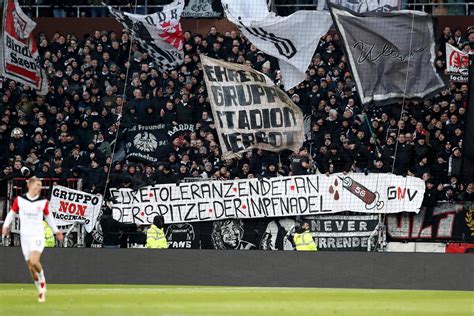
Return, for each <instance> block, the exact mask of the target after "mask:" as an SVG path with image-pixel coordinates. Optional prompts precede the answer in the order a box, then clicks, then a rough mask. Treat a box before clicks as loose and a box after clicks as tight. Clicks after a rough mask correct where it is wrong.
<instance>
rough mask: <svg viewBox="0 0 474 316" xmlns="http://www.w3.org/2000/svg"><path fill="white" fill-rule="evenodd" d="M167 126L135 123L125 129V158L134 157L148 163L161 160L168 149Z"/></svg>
mask: <svg viewBox="0 0 474 316" xmlns="http://www.w3.org/2000/svg"><path fill="white" fill-rule="evenodd" d="M168 129H169V127H168V126H166V125H165V124H157V125H146V126H145V125H135V126H133V127H131V128H130V129H128V130H127V134H126V142H125V147H126V154H127V159H130V158H135V159H138V160H143V161H146V162H150V163H157V162H158V161H160V160H163V159H164V158H165V157H166V155H167V154H168V151H169V150H168V149H169V136H168Z"/></svg>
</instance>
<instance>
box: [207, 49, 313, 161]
mask: <svg viewBox="0 0 474 316" xmlns="http://www.w3.org/2000/svg"><path fill="white" fill-rule="evenodd" d="M201 61H202V64H203V68H204V80H205V81H206V86H207V89H208V91H209V97H210V100H211V106H212V112H213V115H214V119H215V121H216V129H217V133H218V136H219V141H220V144H221V146H222V153H223V156H224V157H225V158H232V157H238V156H240V155H241V154H242V153H244V152H246V151H249V150H252V149H254V148H260V149H264V150H269V151H274V152H280V151H282V150H284V149H289V150H292V151H297V150H298V149H299V147H301V146H302V145H303V141H304V130H303V128H302V126H303V113H302V112H301V110H300V108H299V107H297V106H296V105H295V104H294V103H293V102H292V101H291V100H290V98H289V97H288V95H287V94H286V93H285V92H283V91H282V90H281V89H280V88H278V87H277V86H275V84H274V83H273V82H272V81H271V80H270V78H268V77H267V76H265V75H264V74H262V73H260V72H258V71H255V70H253V69H251V68H249V67H247V66H243V65H239V64H234V63H229V62H224V61H220V60H217V59H213V58H209V57H206V56H204V55H201Z"/></svg>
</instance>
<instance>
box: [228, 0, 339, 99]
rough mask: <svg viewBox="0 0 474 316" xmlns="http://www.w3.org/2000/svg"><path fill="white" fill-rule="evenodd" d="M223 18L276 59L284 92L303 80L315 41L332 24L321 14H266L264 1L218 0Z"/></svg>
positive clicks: (315, 45) (301, 12) (312, 12)
mask: <svg viewBox="0 0 474 316" xmlns="http://www.w3.org/2000/svg"><path fill="white" fill-rule="evenodd" d="M222 5H223V7H224V11H225V13H226V15H227V19H228V20H229V21H231V22H232V23H234V24H235V25H236V26H237V27H238V28H239V29H240V31H241V32H242V33H243V34H244V35H245V37H247V38H248V39H249V40H250V42H252V43H253V44H254V45H255V46H257V48H258V49H259V50H261V51H263V52H265V53H266V54H268V55H271V56H274V57H276V58H278V62H279V64H280V70H281V73H282V76H283V83H284V85H285V89H286V90H289V89H291V88H293V87H294V86H296V85H297V84H299V83H300V82H302V81H303V80H304V79H305V78H306V70H307V69H308V66H309V64H310V63H311V59H312V58H313V55H314V53H315V51H316V48H317V46H318V43H319V40H320V38H321V36H323V35H324V34H325V33H326V32H327V31H328V30H329V27H330V26H331V24H332V19H331V16H330V15H329V14H328V13H327V12H321V11H304V10H302V11H296V12H295V13H293V14H292V15H289V16H286V17H281V16H276V15H275V13H273V12H270V11H269V10H268V7H267V3H266V0H239V1H235V0H222Z"/></svg>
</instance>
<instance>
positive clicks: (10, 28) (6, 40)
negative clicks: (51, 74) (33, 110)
mask: <svg viewBox="0 0 474 316" xmlns="http://www.w3.org/2000/svg"><path fill="white" fill-rule="evenodd" d="M2 2H3V3H2V5H3V11H2V12H3V20H2V22H3V23H2V32H0V43H1V47H0V74H1V75H2V76H4V77H6V78H8V79H11V80H15V81H17V82H19V83H22V84H25V85H27V86H29V87H31V88H33V89H36V92H37V93H38V94H42V95H44V94H46V93H48V78H47V77H46V72H45V71H44V69H43V68H42V67H41V63H40V55H39V52H38V48H37V47H36V40H35V38H34V36H33V34H32V32H33V30H34V28H35V27H36V23H35V22H34V21H33V20H31V19H30V18H29V17H28V16H27V15H26V14H25V13H24V12H23V11H22V10H21V7H20V5H19V4H18V1H17V0H6V1H2Z"/></svg>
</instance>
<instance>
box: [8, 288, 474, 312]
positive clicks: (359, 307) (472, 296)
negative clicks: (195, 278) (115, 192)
mask: <svg viewBox="0 0 474 316" xmlns="http://www.w3.org/2000/svg"><path fill="white" fill-rule="evenodd" d="M0 315H2V316H3V315H5V316H10V315H15V316H21V315H28V316H42V315H45V316H56V315H67V316H75V315H81V316H95V315H115V316H119V315H126V316H131V315H206V316H207V315H239V316H246V315H285V316H289V315H351V316H357V315H364V316H365V315H384V316H387V315H397V316H400V315H416V316H421V315H429V316H433V315H457V316H459V315H471V316H472V315H474V292H463V291H400V290H345V289H313V288H311V289H307V288H252V287H192V286H141V285H56V284H49V285H48V294H47V301H46V303H43V304H40V303H38V302H37V298H36V289H35V288H34V285H32V284H31V285H30V284H0Z"/></svg>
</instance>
